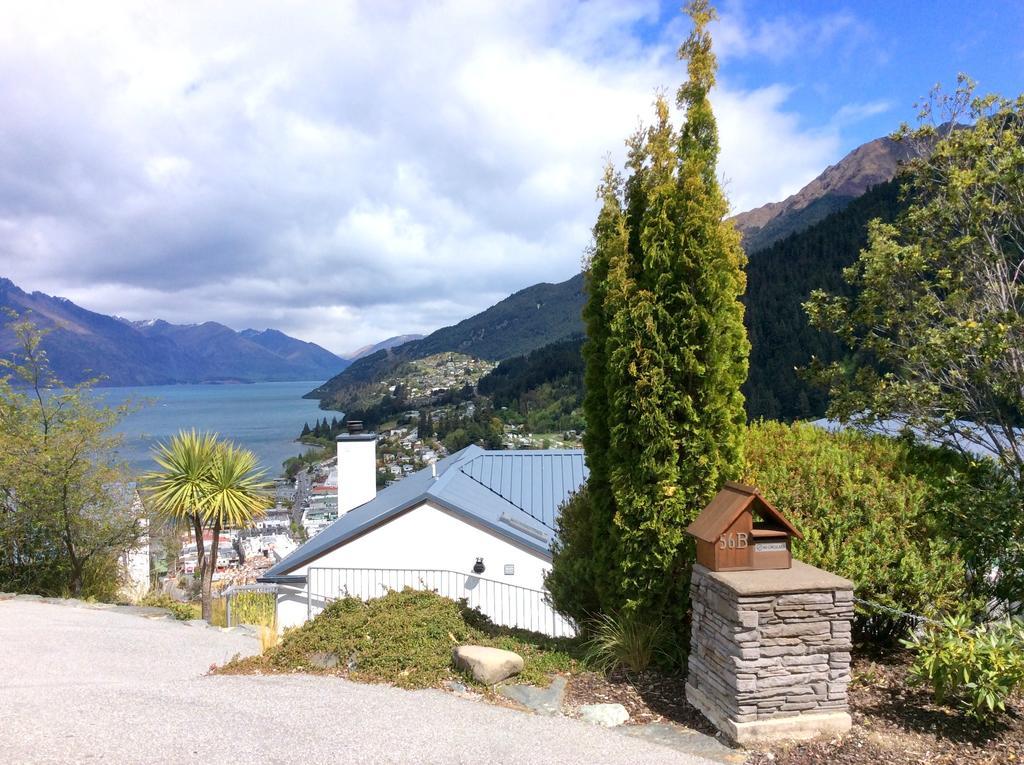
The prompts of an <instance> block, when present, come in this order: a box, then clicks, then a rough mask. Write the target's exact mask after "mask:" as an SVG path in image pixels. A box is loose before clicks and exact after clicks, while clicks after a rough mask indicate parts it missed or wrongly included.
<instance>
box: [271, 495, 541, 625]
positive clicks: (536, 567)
mask: <svg viewBox="0 0 1024 765" xmlns="http://www.w3.org/2000/svg"><path fill="white" fill-rule="evenodd" d="M477 558H483V559H484V565H485V566H486V570H485V571H484V573H483V574H481V575H480V577H481V578H483V579H489V580H495V581H498V582H502V583H506V584H510V585H517V586H519V587H526V588H529V589H532V590H540V589H543V587H544V574H545V573H546V572H547V571H548V570H549V569H550V567H551V564H550V561H548V560H547V559H546V558H544V557H542V556H541V555H540V554H538V553H535V552H532V551H530V550H528V549H526V548H524V547H520V546H518V545H515V544H513V543H511V542H509V541H506V540H505V539H504V538H502V537H500V536H498V535H496V534H494V533H492V532H491V531H489V530H486V529H484V528H482V527H479V526H476V525H473V524H471V523H469V522H468V521H466V520H463V519H462V517H461V516H458V515H456V514H454V513H451V512H449V511H447V510H444V509H442V508H440V507H438V506H436V505H433V504H432V503H429V502H425V503H423V504H422V505H420V506H418V507H416V508H414V509H413V510H410V511H408V512H406V513H403V514H402V515H399V516H397V517H396V518H393V519H392V520H391V521H389V522H387V523H385V524H383V525H381V526H378V527H376V528H375V529H373V530H372V531H369V532H367V533H366V534H364V535H363V536H361V537H358V538H356V539H353V540H351V541H349V542H348V543H347V544H345V545H342V546H341V547H338V548H336V549H334V550H332V551H330V552H328V553H326V554H325V555H323V556H321V557H320V558H318V559H317V560H316V561H314V562H313V563H311V564H309V565H307V566H301V567H299V568H297V569H295V570H294V571H289V572H288V573H289V574H306V575H308V570H309V566H310V565H311V566H314V567H318V568H369V569H381V568H385V569H387V568H390V569H426V570H431V569H440V570H450V571H457V572H462V573H465V574H472V571H473V564H474V563H476V559H477ZM506 565H511V566H513V567H514V571H515V573H514V574H511V575H506V574H505V573H504V572H505V566H506ZM313 594H314V595H328V594H332V593H317V592H315V591H314V593H313ZM315 605H316V604H314V607H315ZM316 610H319V609H316ZM482 610H484V611H485V613H486V612H487V609H486V608H482ZM306 614H307V599H306V592H305V588H287V589H286V588H282V592H281V594H280V595H279V597H278V625H279V627H281V628H282V629H284V628H287V627H292V626H295V625H298V624H301V623H302V622H304V621H305V620H306Z"/></svg>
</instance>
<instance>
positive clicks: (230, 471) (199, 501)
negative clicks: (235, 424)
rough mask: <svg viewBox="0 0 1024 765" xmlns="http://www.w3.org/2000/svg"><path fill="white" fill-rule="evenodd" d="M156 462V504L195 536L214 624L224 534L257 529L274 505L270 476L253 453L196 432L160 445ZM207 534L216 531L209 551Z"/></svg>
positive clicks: (149, 479)
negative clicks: (216, 575) (215, 576)
mask: <svg viewBox="0 0 1024 765" xmlns="http://www.w3.org/2000/svg"><path fill="white" fill-rule="evenodd" d="M153 459H154V460H155V461H156V463H157V465H158V466H159V467H160V469H159V470H157V471H154V472H152V473H149V474H148V475H147V476H146V478H145V482H146V485H147V488H148V491H149V496H150V499H151V502H152V504H153V507H154V509H156V510H157V512H159V513H161V514H162V515H164V516H165V517H167V518H169V519H170V520H172V521H174V522H175V523H177V524H182V525H187V526H188V527H189V528H190V529H191V530H192V531H193V532H194V534H195V537H196V552H197V558H198V561H197V562H198V565H199V571H200V577H201V582H202V604H203V618H204V619H206V620H207V621H209V620H210V617H211V614H212V589H213V572H214V571H216V570H217V549H218V546H219V544H220V533H221V531H223V530H224V529H225V528H229V527H235V528H244V527H246V526H249V525H251V524H252V522H253V521H255V520H256V519H258V518H260V517H261V516H262V515H263V513H264V512H265V510H266V509H267V507H269V506H270V494H269V491H268V488H269V487H268V484H267V482H266V480H265V472H264V471H263V470H260V469H258V460H257V458H256V455H255V454H253V453H252V452H251V451H249V450H248V449H243V448H240V447H238V446H236V445H235V444H233V443H231V442H230V441H226V440H222V439H220V438H219V437H218V436H217V435H215V434H212V433H197V432H196V431H194V430H193V431H189V432H185V431H182V432H180V433H178V434H177V435H176V436H174V437H172V438H171V440H170V441H169V442H168V443H167V444H158V445H157V447H156V449H155V450H154V454H153ZM205 529H210V530H211V531H212V537H211V540H210V549H209V550H206V549H205V546H204V543H203V532H204V530H205Z"/></svg>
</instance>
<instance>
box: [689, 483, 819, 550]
mask: <svg viewBox="0 0 1024 765" xmlns="http://www.w3.org/2000/svg"><path fill="white" fill-rule="evenodd" d="M751 505H756V507H753V508H750V506H751ZM747 508H750V509H751V510H752V511H756V512H757V513H758V514H759V515H761V516H762V517H764V518H765V519H770V520H773V521H776V522H777V523H779V524H780V525H781V526H782V527H783V528H785V529H786V530H787V531H789V533H790V534H792V535H793V536H795V537H797V538H799V539H803V538H804V537H803V534H801V533H800V532H799V531H797V530H796V527H795V526H793V524H792V523H790V522H789V521H788V520H786V517H785V516H784V515H783V514H782V513H780V512H779V511H778V510H776V509H775V507H774V506H773V505H772V504H771V502H769V501H768V500H766V499H765V498H764V497H762V496H761V493H760V492H759V491H758V490H757V489H755V488H754V487H753V486H744V485H743V484H742V483H735V482H733V481H726V482H725V486H724V487H723V488H722V490H721V491H720V492H718V494H716V495H715V496H714V499H712V500H711V501H710V502H709V503H708V506H707V507H705V508H704V509H703V510H702V511H701V513H700V515H698V516H697V519H696V520H695V521H694V522H693V523H691V524H690V525H689V526H687V527H686V533H687V534H690V535H691V536H694V537H697V539H702V540H704V541H705V542H715V541H717V539H718V537H719V536H721V535H722V534H723V533H725V530H726V529H728V528H729V527H730V526H732V524H733V523H734V522H735V520H736V519H737V518H739V516H740V513H742V512H743V511H744V510H746V509H747Z"/></svg>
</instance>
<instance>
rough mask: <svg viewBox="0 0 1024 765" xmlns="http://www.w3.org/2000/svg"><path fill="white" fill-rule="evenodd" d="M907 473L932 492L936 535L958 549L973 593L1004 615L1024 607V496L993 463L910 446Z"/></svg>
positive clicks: (1013, 482) (971, 593) (930, 502)
mask: <svg viewBox="0 0 1024 765" xmlns="http://www.w3.org/2000/svg"><path fill="white" fill-rule="evenodd" d="M905 454H906V462H905V466H906V470H907V471H908V472H910V473H912V474H913V475H916V476H918V477H919V478H921V480H923V481H925V482H926V483H927V484H928V485H929V486H930V487H931V488H932V495H931V498H930V500H929V505H930V507H931V512H932V516H933V518H934V533H936V534H939V535H941V536H942V537H943V538H945V539H948V540H950V541H951V542H952V543H953V544H955V545H956V547H957V550H958V551H959V553H960V557H961V558H962V559H963V561H964V564H965V566H966V567H967V575H968V580H967V585H968V589H969V595H970V597H972V598H976V599H979V600H985V601H991V603H992V605H994V606H995V608H996V610H997V611H999V612H1002V613H1008V612H1012V611H1013V610H1014V609H1020V608H1021V607H1022V604H1024V497H1022V496H1021V494H1020V487H1019V486H1018V485H1017V484H1016V482H1015V481H1014V480H1013V479H1012V478H1011V477H1010V476H1008V475H1006V474H1005V473H1004V472H1003V471H1002V470H1001V469H1000V467H999V466H998V465H997V464H996V463H995V462H994V461H993V460H991V459H981V458H977V459H967V458H965V457H964V456H963V455H961V454H959V453H957V452H954V451H952V450H950V449H934V448H929V447H923V446H910V447H908V449H907V450H906V452H905Z"/></svg>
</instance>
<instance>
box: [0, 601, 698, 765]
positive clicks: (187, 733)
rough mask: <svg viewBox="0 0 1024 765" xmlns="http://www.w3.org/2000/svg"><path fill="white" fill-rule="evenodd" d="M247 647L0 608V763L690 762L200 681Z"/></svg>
mask: <svg viewBox="0 0 1024 765" xmlns="http://www.w3.org/2000/svg"><path fill="white" fill-rule="evenodd" d="M255 650H256V641H255V640H253V639H252V638H248V637H244V636H242V635H237V634H229V633H225V632H221V631H219V630H209V629H204V628H201V627H194V626H188V625H185V624H182V623H178V622H172V621H166V620H155V619H147V618H144V617H140V616H134V615H128V614H125V613H119V612H117V611H116V610H106V611H104V610H95V609H88V608H75V607H70V606H66V605H54V604H48V603H39V602H25V601H22V600H7V601H0V763H37V762H61V763H83V762H87V763H92V762H104V763H137V762H146V763H179V762H202V763H210V764H212V763H216V764H220V763H225V764H227V763H231V764H234V763H260V765H263V764H264V763H285V762H287V763H293V762H294V763H330V762H338V763H472V764H473V765H481V764H482V763H631V764H632V763H645V764H646V763H650V764H651V765H656V764H658V763H677V764H680V763H692V764H697V763H700V764H701V765H710V764H709V763H708V761H707V760H702V759H699V758H695V757H690V756H687V755H684V754H680V753H679V752H676V751H674V750H671V749H667V748H664V747H661V746H657V745H654V744H650V743H647V742H646V741H641V740H637V739H634V738H631V737H627V736H623V735H621V734H620V733H616V732H614V731H610V730H604V729H601V728H596V727H594V726H590V725H587V724H585V723H581V722H577V721H574V720H569V719H565V718H547V717H540V716H536V715H529V714H525V713H520V712H516V711H513V710H509V709H504V708H501V707H495V706H491V705H488V704H485V703H482V702H472V701H465V700H462V699H458V698H455V697H454V696H451V695H449V694H445V693H442V692H440V691H417V692H409V691H403V690H400V689H396V688H388V687H384V686H374V685H363V684H359V683H350V682H347V681H344V680H339V679H336V678H324V677H313V676H307V675H292V676H270V677H237V676H235V677H226V676H214V677H208V676H205V674H204V673H205V672H206V671H207V670H208V668H209V666H210V664H212V663H221V662H224V661H226V660H227V659H229V658H230V657H231V656H233V655H234V654H248V653H252V652H255Z"/></svg>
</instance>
